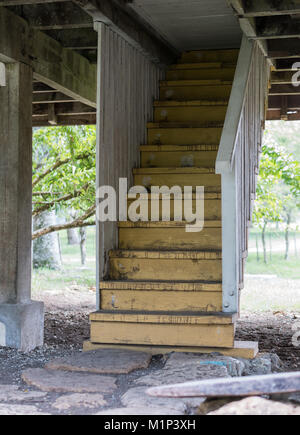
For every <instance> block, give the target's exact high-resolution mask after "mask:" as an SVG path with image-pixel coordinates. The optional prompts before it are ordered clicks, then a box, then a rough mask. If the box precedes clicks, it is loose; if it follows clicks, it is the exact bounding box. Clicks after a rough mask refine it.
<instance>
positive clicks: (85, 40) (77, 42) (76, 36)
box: [46, 28, 98, 50]
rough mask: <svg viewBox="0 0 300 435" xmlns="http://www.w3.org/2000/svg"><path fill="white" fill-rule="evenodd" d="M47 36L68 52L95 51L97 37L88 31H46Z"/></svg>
mask: <svg viewBox="0 0 300 435" xmlns="http://www.w3.org/2000/svg"><path fill="white" fill-rule="evenodd" d="M46 33H47V35H49V36H50V37H51V38H53V39H55V40H56V41H58V42H59V43H60V44H61V45H62V46H63V47H65V48H68V49H69V50H74V49H75V50H84V49H86V50H97V47H98V35H97V32H95V30H94V29H93V28H90V29H63V30H47V32H46Z"/></svg>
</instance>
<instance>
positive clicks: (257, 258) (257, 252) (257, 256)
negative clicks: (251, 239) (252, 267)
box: [255, 233, 260, 262]
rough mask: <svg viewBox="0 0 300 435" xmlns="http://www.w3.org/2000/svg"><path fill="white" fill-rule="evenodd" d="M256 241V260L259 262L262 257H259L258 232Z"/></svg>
mask: <svg viewBox="0 0 300 435" xmlns="http://www.w3.org/2000/svg"><path fill="white" fill-rule="evenodd" d="M255 243H256V260H257V262H259V260H260V258H259V250H258V235H257V233H256V234H255Z"/></svg>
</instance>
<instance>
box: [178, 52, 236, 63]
mask: <svg viewBox="0 0 300 435" xmlns="http://www.w3.org/2000/svg"><path fill="white" fill-rule="evenodd" d="M238 55H239V50H202V51H187V52H185V53H183V54H182V56H181V59H180V60H179V62H178V63H201V62H225V63H236V62H237V59H238Z"/></svg>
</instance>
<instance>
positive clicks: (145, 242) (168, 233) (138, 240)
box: [119, 228, 222, 251]
mask: <svg viewBox="0 0 300 435" xmlns="http://www.w3.org/2000/svg"><path fill="white" fill-rule="evenodd" d="M119 248H120V249H125V250H131V249H133V250H147V249H149V250H151V249H158V250H166V251H170V250H189V249H190V250H195V251H196V250H206V249H217V250H220V249H221V248H222V231H221V228H204V229H203V230H202V231H201V232H199V233H187V232H186V231H185V228H119Z"/></svg>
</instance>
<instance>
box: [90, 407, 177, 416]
mask: <svg viewBox="0 0 300 435" xmlns="http://www.w3.org/2000/svg"><path fill="white" fill-rule="evenodd" d="M96 415H184V414H180V413H179V412H178V411H176V410H174V409H169V408H148V407H140V408H116V409H107V410H106V411H100V412H97V414H96Z"/></svg>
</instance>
